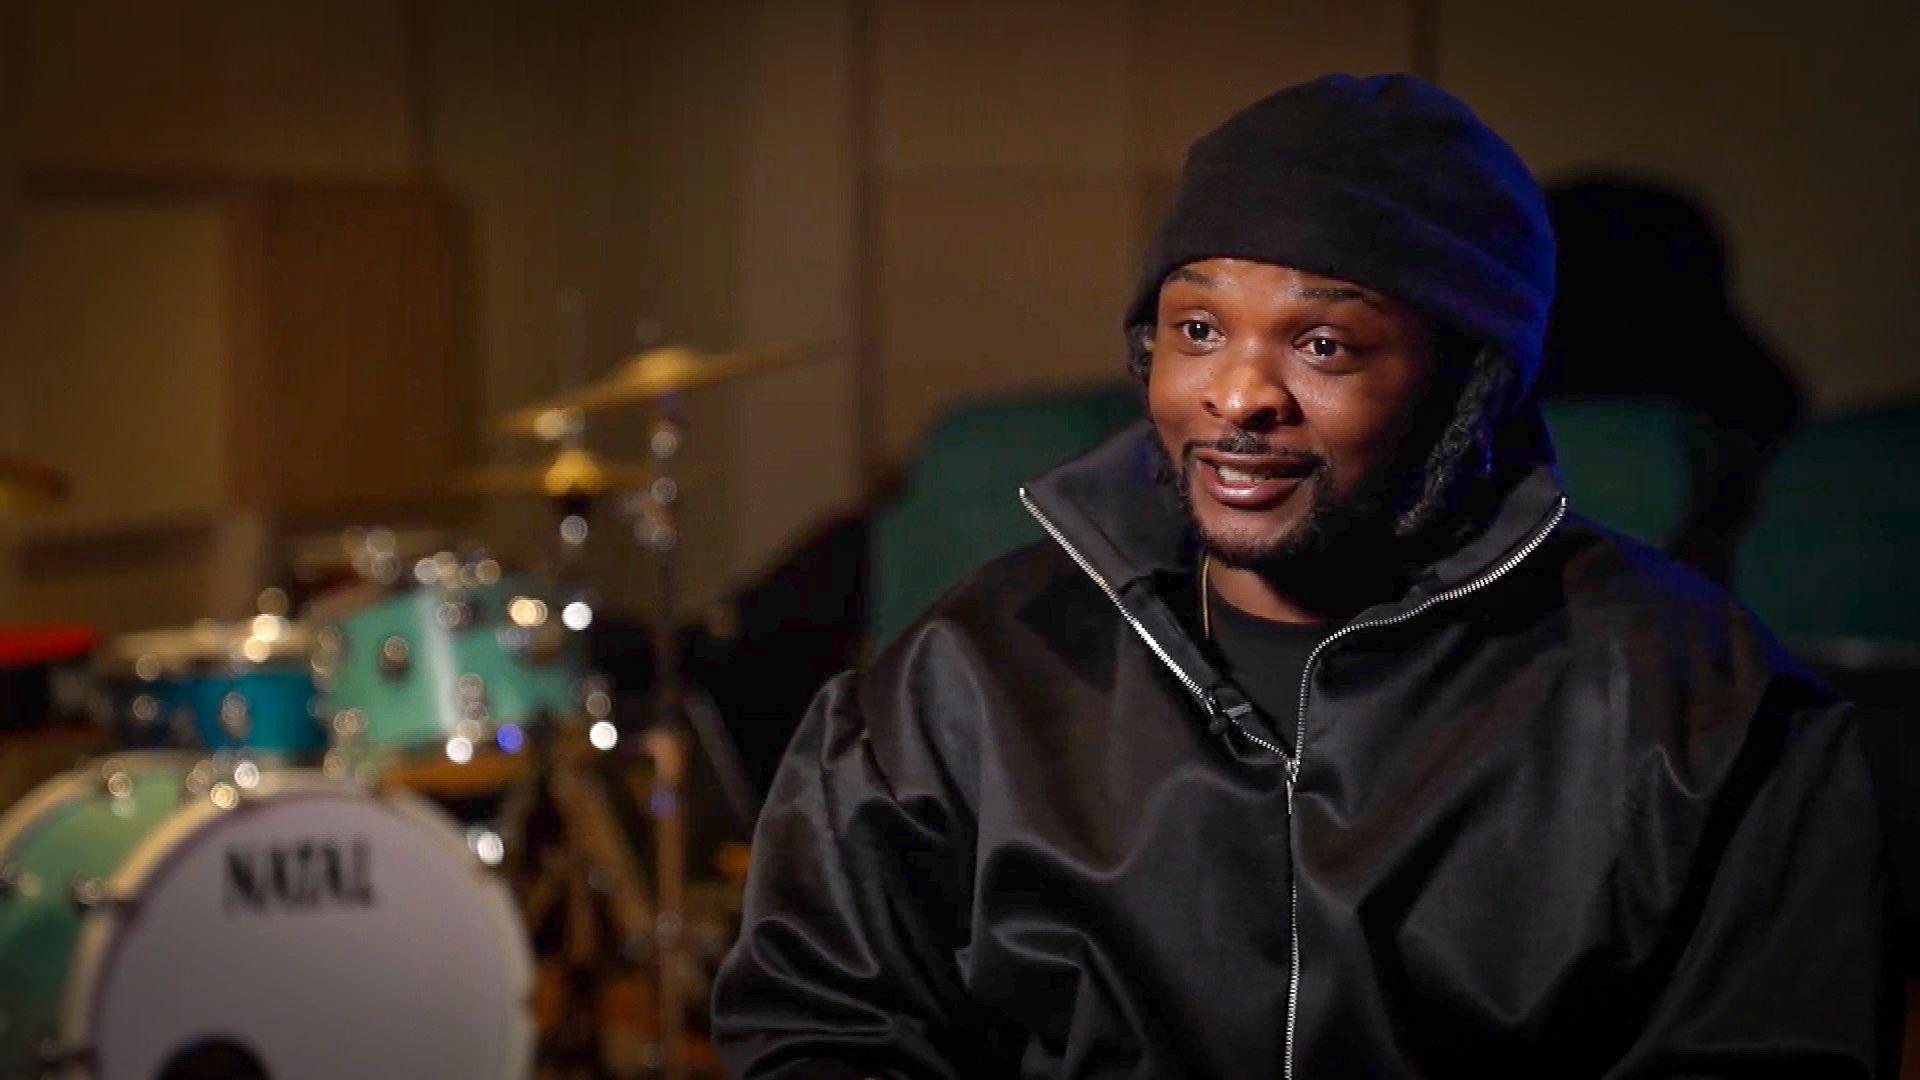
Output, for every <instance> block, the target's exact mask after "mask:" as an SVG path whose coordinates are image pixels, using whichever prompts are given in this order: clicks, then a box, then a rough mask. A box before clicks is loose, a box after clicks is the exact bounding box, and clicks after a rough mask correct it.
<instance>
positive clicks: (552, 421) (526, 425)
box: [500, 344, 827, 438]
mask: <svg viewBox="0 0 1920 1080" xmlns="http://www.w3.org/2000/svg"><path fill="white" fill-rule="evenodd" d="M826 351H827V350H826V349H824V348H823V347H821V346H817V345H814V346H805V345H789V344H779V345H769V346H766V347H764V348H758V349H747V350H738V351H734V352H722V353H709V352H702V351H700V350H698V349H694V348H689V347H688V346H685V345H662V346H659V347H658V348H653V349H648V350H647V351H646V352H643V353H639V354H637V355H635V356H630V357H628V358H627V359H626V360H624V361H622V362H621V364H620V366H619V367H618V368H615V369H614V371H613V373H612V374H611V375H608V376H607V377H606V378H604V379H601V380H600V381H599V382H597V383H594V384H592V385H591V386H586V387H582V388H581V389H579V390H571V391H568V392H566V393H563V394H561V395H559V396H557V397H554V398H552V399H550V400H548V401H544V402H541V403H539V404H537V405H529V406H527V407H526V408H523V409H516V410H514V411H513V412H510V413H508V414H507V415H506V416H505V417H504V418H503V419H502V420H501V421H500V430H501V431H502V432H505V433H506V434H509V435H538V436H540V437H542V438H557V437H559V436H560V435H563V434H569V433H571V432H573V431H575V430H577V429H578V427H579V418H578V414H579V413H582V412H594V411H598V410H601V409H616V408H622V407H626V406H632V405H645V404H647V403H648V402H651V401H658V400H659V399H661V398H663V397H666V396H667V395H669V394H674V393H679V392H680V391H683V390H697V389H699V388H701V387H705V386H713V385H715V384H717V383H723V382H728V381H730V380H733V379H737V378H740V377H742V376H746V375H752V374H756V373H759V372H763V371H772V370H774V369H776V368H782V367H786V366H788V365H789V364H797V363H801V362H803V361H807V360H814V359H818V358H820V357H822V356H825V355H826ZM569 414H572V415H571V416H570V415H569Z"/></svg>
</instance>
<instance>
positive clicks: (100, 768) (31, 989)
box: [0, 752, 192, 1076]
mask: <svg viewBox="0 0 1920 1080" xmlns="http://www.w3.org/2000/svg"><path fill="white" fill-rule="evenodd" d="M191 763H192V759H191V758H190V757H188V756H187V755H184V754H173V753H165V752H151V753H136V754H122V755H115V756H113V757H110V758H106V759H103V760H101V761H100V762H98V763H95V764H93V765H90V766H85V767H82V768H80V769H76V770H74V771H73V772H69V773H65V774H63V775H61V776H57V777H55V778H53V779H52V780H49V781H47V782H46V783H44V784H42V785H41V786H40V787H38V788H36V789H34V791H33V792H32V793H30V794H29V795H27V797H26V798H24V799H22V800H21V801H20V802H18V803H16V804H14V806H13V808H12V809H11V810H9V811H8V812H7V813H6V815H5V816H4V817H0V880H4V881H5V886H4V888H0V1076H39V1075H42V1073H43V1072H45V1071H47V1070H48V1068H49V1063H48V1062H46V1061H45V1060H44V1059H43V1057H42V1055H43V1052H44V1048H45V1047H46V1046H47V1045H49V1044H50V1043H53V1042H54V1041H56V1040H57V1036H58V1034H59V1025H60V1019H61V1010H62V1002H63V997H64V995H65V993H66V990H67V980H68V975H69V972H70V969H71V966H72V957H73V953H74V949H75V946H76V943H77V940H78V938H79V935H80V930H81V925H82V921H83V919H84V918H85V916H86V913H85V909H84V908H82V907H81V906H80V905H79V904H77V903H75V901H74V897H73V890H74V887H75V885H76V884H77V883H80V882H84V881H89V880H91V881H104V880H105V879H106V878H107V877H108V876H109V875H111V874H112V873H113V872H114V871H115V870H116V869H118V868H119V867H120V865H121V864H122V863H124V862H125V861H126V859H127V856H128V854H129V853H130V852H132V851H133V849H134V847H135V846H136V845H138V844H139V843H140V842H141V841H142V840H143V839H144V838H145V837H146V836H147V835H148V834H149V833H150V832H152V831H153V830H154V829H155V828H157V827H158V826H159V825H160V823H161V822H162V821H164V820H166V819H167V818H168V817H169V816H170V815H172V814H173V812H174V811H175V810H176V809H178V808H179V806H180V804H181V801H182V798H183V792H184V787H183V783H184V780H185V778H186V775H187V772H188V770H189V769H190V768H191Z"/></svg>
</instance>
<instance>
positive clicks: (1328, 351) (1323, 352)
mask: <svg viewBox="0 0 1920 1080" xmlns="http://www.w3.org/2000/svg"><path fill="white" fill-rule="evenodd" d="M1345 349H1346V346H1345V345H1342V344H1340V343H1339V342H1337V341H1335V340H1333V339H1332V338H1330V337H1327V336H1325V335H1324V334H1322V335H1316V336H1314V337H1310V338H1308V339H1307V341H1306V350H1307V352H1308V353H1309V354H1310V355H1312V356H1315V357H1318V358H1319V359H1322V360H1330V359H1332V358H1334V357H1336V356H1339V355H1340V353H1341V352H1342V351H1344V350H1345Z"/></svg>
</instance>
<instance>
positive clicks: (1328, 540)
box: [1149, 431, 1414, 575]
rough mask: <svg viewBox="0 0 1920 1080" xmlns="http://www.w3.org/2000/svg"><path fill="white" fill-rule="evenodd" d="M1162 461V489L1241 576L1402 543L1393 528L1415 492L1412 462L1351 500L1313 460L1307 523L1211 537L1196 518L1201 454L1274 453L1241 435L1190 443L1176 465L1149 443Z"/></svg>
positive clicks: (1382, 472)
mask: <svg viewBox="0 0 1920 1080" xmlns="http://www.w3.org/2000/svg"><path fill="white" fill-rule="evenodd" d="M1149 441H1151V442H1152V444H1153V446H1154V450H1155V456H1156V457H1157V459H1158V461H1159V477H1160V480H1161V481H1162V483H1164V484H1166V485H1167V487H1168V488H1169V489H1170V490H1171V491H1172V493H1173V495H1174V496H1175V497H1176V498H1177V499H1178V500H1179V503H1180V506H1181V508H1182V509H1183V510H1184V512H1185V513H1186V516H1187V524H1188V525H1189V527H1191V528H1192V529H1193V531H1194V534H1195V535H1196V536H1198V537H1199V539H1200V542H1201V545H1202V546H1203V548H1204V549H1205V551H1206V552H1207V553H1208V554H1210V555H1211V556H1212V557H1213V559H1214V561H1216V562H1218V563H1221V564H1222V565H1225V566H1231V567H1234V568H1237V569H1248V570H1257V571H1261V572H1263V573H1266V574H1269V575H1278V574H1280V572H1281V571H1283V570H1295V571H1297V570H1306V569H1308V567H1310V566H1314V565H1318V564H1323V563H1325V562H1327V561H1329V560H1330V559H1331V558H1333V557H1335V556H1342V557H1345V556H1352V555H1359V554H1361V553H1362V552H1373V553H1377V552H1379V550H1380V549H1381V548H1382V547H1383V546H1391V545H1392V543H1393V541H1394V540H1395V535H1394V528H1393V523H1394V521H1395V519H1396V518H1397V517H1398V514H1399V511H1400V509H1401V507H1402V504H1404V503H1406V502H1407V501H1408V500H1409V498H1410V493H1411V490H1412V489H1413V480H1414V477H1413V471H1412V470H1411V469H1410V468H1409V467H1408V464H1407V462H1405V461H1404V460H1402V459H1400V458H1391V459H1389V460H1388V461H1387V462H1385V463H1383V464H1382V465H1380V466H1378V467H1376V468H1374V469H1373V470H1372V471H1370V472H1369V473H1367V474H1366V475H1365V476H1363V477H1361V479H1360V482H1359V484H1358V485H1357V486H1356V487H1355V488H1354V489H1353V490H1352V491H1351V492H1349V493H1347V494H1345V495H1339V494H1336V493H1335V492H1334V491H1333V490H1332V488H1331V486H1330V485H1329V484H1328V482H1327V481H1328V477H1329V467H1330V463H1329V462H1328V461H1327V459H1326V458H1324V457H1322V456H1320V455H1317V454H1311V455H1306V456H1305V457H1306V458H1307V459H1310V463H1311V465H1312V467H1313V471H1312V472H1311V473H1310V474H1309V481H1310V483H1311V487H1310V501H1309V502H1308V505H1307V508H1306V513H1305V515H1304V516H1303V517H1302V518H1301V519H1300V520H1298V521H1296V522H1294V523H1293V524H1291V525H1289V526H1287V527H1286V528H1284V529H1281V530H1278V531H1275V532H1268V533H1260V532H1256V531H1253V530H1251V529H1248V530H1217V529H1209V528H1208V527H1207V526H1206V525H1205V524H1204V523H1203V522H1202V521H1201V519H1200V516H1199V515H1198V514H1197V513H1195V512H1194V507H1193V492H1192V481H1191V480H1190V479H1189V478H1190V476H1191V475H1192V469H1193V468H1194V459H1193V454H1194V451H1195V450H1201V449H1212V450H1217V451H1219V452H1221V453H1226V454H1262V455H1269V454H1272V453H1273V449H1272V447H1271V445H1270V444H1269V443H1268V442H1267V441H1266V440H1265V439H1262V438H1261V437H1259V436H1257V435H1254V434H1251V433H1249V432H1245V431H1235V432H1233V433H1231V434H1229V435H1228V436H1227V437H1225V438H1222V439H1218V440H1215V441H1212V442H1207V443H1191V444H1188V445H1187V446H1186V447H1185V448H1183V449H1182V451H1181V460H1180V461H1179V462H1177V463H1176V462H1175V461H1174V460H1173V459H1172V458H1171V457H1170V456H1169V455H1168V452H1167V449H1166V446H1165V445H1164V444H1163V443H1162V441H1161V440H1160V439H1158V438H1155V439H1152V440H1149Z"/></svg>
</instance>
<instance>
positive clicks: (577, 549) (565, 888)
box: [499, 412, 665, 1074]
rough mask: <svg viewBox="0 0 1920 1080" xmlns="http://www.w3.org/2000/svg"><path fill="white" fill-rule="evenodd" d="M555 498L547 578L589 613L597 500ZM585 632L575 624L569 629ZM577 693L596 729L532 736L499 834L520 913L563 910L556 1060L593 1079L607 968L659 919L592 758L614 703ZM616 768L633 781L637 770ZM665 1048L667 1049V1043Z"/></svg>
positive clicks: (536, 917)
mask: <svg viewBox="0 0 1920 1080" xmlns="http://www.w3.org/2000/svg"><path fill="white" fill-rule="evenodd" d="M581 419H582V418H581V417H580V416H579V415H578V413H577V412H575V413H574V414H573V415H571V416H568V417H565V418H564V423H563V424H562V426H561V427H560V428H559V429H557V430H555V431H554V432H553V433H552V436H551V438H550V441H553V442H557V443H560V444H561V445H562V446H563V447H578V446H580V445H581V444H582V442H583V439H582V434H583V432H582V427H583V425H582V424H581ZM550 502H551V506H552V511H553V515H554V521H555V525H556V530H555V532H556V541H557V542H556V543H555V545H554V547H553V548H552V549H551V558H552V562H551V576H552V580H553V581H554V582H555V584H556V586H557V587H558V589H559V591H560V593H561V595H560V596H559V597H558V599H559V600H560V601H561V602H560V604H558V605H556V607H557V608H564V607H565V606H566V605H567V603H568V602H570V601H579V602H581V603H586V604H589V610H591V603H592V600H593V598H592V597H591V596H590V595H588V594H587V592H586V591H585V588H584V585H583V582H584V581H585V575H584V574H583V573H581V570H580V567H581V563H582V560H583V556H584V552H585V547H586V542H587V538H588V535H589V531H590V516H591V513H592V510H593V498H592V497H591V496H588V495H581V494H573V495H563V496H557V497H554V498H552V499H551V500H550ZM584 628H585V627H584V626H582V627H580V628H578V629H574V628H571V627H570V628H569V629H568V631H567V632H568V633H578V632H581V631H583V630H584ZM581 696H582V702H581V704H582V706H583V708H584V710H585V713H586V721H587V723H588V724H589V725H591V726H590V727H589V728H587V729H585V731H583V730H582V729H581V728H580V727H579V726H578V725H577V724H568V723H566V722H560V723H557V724H554V725H550V726H547V727H546V729H545V730H542V729H540V728H536V729H535V730H534V731H532V732H531V733H530V735H531V737H530V738H529V740H528V743H529V757H530V760H529V762H528V767H527V769H526V770H525V771H524V772H523V773H522V774H521V777H520V779H519V780H517V781H516V782H515V784H514V786H513V788H512V789H511V790H510V791H509V792H508V795H507V798H506V800H505V802H504V803H503V805H502V807H501V809H500V813H499V829H500V832H501V834H502V836H503V838H504V839H505V840H506V847H507V849H508V850H509V851H510V852H514V853H515V856H514V857H515V860H516V862H517V863H518V864H519V867H520V871H521V873H520V880H522V881H523V882H525V883H526V886H525V891H524V893H523V903H522V907H523V914H524V917H525V918H526V920H527V921H528V923H529V925H531V926H535V927H537V926H539V925H540V924H541V922H542V921H543V920H544V919H545V918H546V917H547V916H548V914H549V913H550V912H552V911H554V910H555V908H556V905H558V906H559V908H558V910H559V917H560V918H561V920H562V923H561V925H562V928H563V933H562V940H563V942H564V945H563V946H562V952H561V956H560V960H561V963H562V965H563V967H562V971H563V974H564V977H565V984H566V994H567V997H568V998H569V999H570V1001H569V1004H568V1006H567V1007H566V1008H565V1016H566V1017H567V1019H566V1020H565V1021H563V1022H562V1024H561V1027H560V1030H559V1032H558V1033H557V1036H556V1045H555V1046H554V1048H553V1050H554V1054H555V1056H556V1057H557V1058H558V1059H559V1061H560V1062H572V1063H579V1064H585V1065H587V1067H588V1068H589V1069H590V1070H592V1071H594V1072H596V1074H597V1073H598V1072H599V1071H600V1070H602V1069H604V1068H605V1067H606V1063H605V1061H604V1052H603V1050H602V1048H601V1046H600V1035H599V1032H598V1030H597V1029H598V1027H599V1024H598V1023H597V1022H596V1021H595V1017H596V1016H597V1015H598V1013H599V1011H600V1008H601V1004H602V1003H601V1001H600V996H601V993H602V991H603V990H604V989H605V987H606V985H607V982H606V980H607V977H608V976H607V972H606V966H607V962H608V960H609V959H614V960H616V961H619V962H635V961H636V960H637V959H638V958H639V957H641V956H643V955H644V954H645V953H646V952H648V951H650V949H651V947H652V946H653V945H654V942H655V940H656V938H657V937H658V934H659V928H660V925H661V917H660V912H659V910H657V909H656V907H655V905H654V903H653V901H652V898H651V897H650V896H649V895H648V887H647V886H648V882H647V880H646V874H645V872H644V871H643V870H642V868H641V866H640V864H639V862H638V861H637V860H636V859H635V857H634V851H633V845H632V843H631V841H630V840H629V839H628V836H627V832H626V830H625V829H624V828H623V827H622V825H621V823H620V820H619V815H618V813H617V812H616V810H615V808H614V805H613V803H614V799H615V797H616V793H617V792H618V790H619V789H618V786H617V785H616V784H614V783H613V782H612V781H610V780H609V779H608V777H607V776H606V770H604V769H602V768H600V767H598V764H599V763H598V761H597V760H596V759H598V758H600V757H601V755H602V754H603V753H604V752H605V751H607V750H610V749H612V748H613V745H614V743H615V740H612V739H607V738H606V737H605V735H606V734H612V733H614V728H613V724H612V699H611V697H610V695H609V693H608V690H607V688H606V686H605V685H604V680H601V679H599V678H597V677H590V678H589V679H588V680H587V683H586V685H585V686H583V687H582V694H581ZM555 719H556V720H557V719H559V718H555ZM602 728H604V729H605V734H603V733H602V731H601V730H600V729H602ZM583 734H584V735H585V736H586V737H585V738H582V735H583ZM615 764H616V768H617V766H618V763H615ZM618 771H620V772H622V773H623V774H628V775H629V780H631V775H630V772H631V770H628V769H619V770H618ZM543 798H544V799H545V800H548V801H549V802H550V805H552V806H553V808H554V809H555V810H556V811H557V812H558V814H559V817H560V823H561V828H560V836H559V841H558V843H557V844H555V845H553V846H552V847H550V848H548V849H546V850H543V851H540V852H538V853H535V852H533V851H531V850H529V843H530V837H529V836H528V828H527V824H528V821H529V820H530V818H531V817H532V814H533V812H534V810H535V808H536V807H537V806H538V805H539V804H540V803H541V802H542V800H543ZM536 856H537V860H538V861H537V862H536V861H535V859H536ZM596 910H598V911H600V912H604V914H605V917H606V919H607V922H608V924H610V927H611V929H612V930H613V932H614V933H615V934H616V935H618V941H617V942H616V943H615V944H616V948H615V949H612V950H609V949H607V948H605V947H604V946H603V944H602V942H601V941H600V940H599V939H600V936H601V934H600V927H601V922H600V919H599V918H598V917H597V916H596V914H595V913H596ZM661 1050H662V1053H665V1048H664V1047H663V1048H661Z"/></svg>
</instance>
